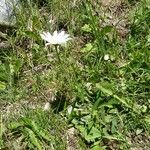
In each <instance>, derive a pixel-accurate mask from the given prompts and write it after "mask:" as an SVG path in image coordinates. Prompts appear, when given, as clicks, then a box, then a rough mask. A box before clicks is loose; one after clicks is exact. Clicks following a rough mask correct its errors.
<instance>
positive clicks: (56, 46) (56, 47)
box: [55, 45, 61, 63]
mask: <svg viewBox="0 0 150 150" xmlns="http://www.w3.org/2000/svg"><path fill="white" fill-rule="evenodd" d="M55 50H56V54H57V58H58V61H59V63H61V60H60V56H59V52H58V45H55Z"/></svg>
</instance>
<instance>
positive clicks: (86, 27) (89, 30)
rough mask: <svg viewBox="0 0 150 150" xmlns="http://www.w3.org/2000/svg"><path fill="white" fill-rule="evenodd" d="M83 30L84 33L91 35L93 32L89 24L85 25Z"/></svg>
mask: <svg viewBox="0 0 150 150" xmlns="http://www.w3.org/2000/svg"><path fill="white" fill-rule="evenodd" d="M81 30H82V31H84V32H89V33H91V31H92V29H91V27H90V25H88V24H85V25H84V26H83V27H82V28H81Z"/></svg>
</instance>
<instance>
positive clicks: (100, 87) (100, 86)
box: [96, 83, 113, 96]
mask: <svg viewBox="0 0 150 150" xmlns="http://www.w3.org/2000/svg"><path fill="white" fill-rule="evenodd" d="M96 87H97V88H98V89H99V90H101V91H102V92H103V93H105V94H107V95H109V96H111V95H113V92H112V90H110V89H106V88H105V87H103V86H102V85H101V83H97V84H96Z"/></svg>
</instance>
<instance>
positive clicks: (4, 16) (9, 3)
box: [0, 0, 18, 26]
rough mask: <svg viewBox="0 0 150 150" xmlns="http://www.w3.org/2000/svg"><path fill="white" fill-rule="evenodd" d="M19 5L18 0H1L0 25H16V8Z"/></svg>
mask: <svg viewBox="0 0 150 150" xmlns="http://www.w3.org/2000/svg"><path fill="white" fill-rule="evenodd" d="M17 6H18V0H0V25H8V26H9V25H10V26H12V25H14V24H15V14H14V8H16V7H17Z"/></svg>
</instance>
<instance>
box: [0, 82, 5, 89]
mask: <svg viewBox="0 0 150 150" xmlns="http://www.w3.org/2000/svg"><path fill="white" fill-rule="evenodd" d="M5 89H6V83H5V82H1V81H0V90H5Z"/></svg>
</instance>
